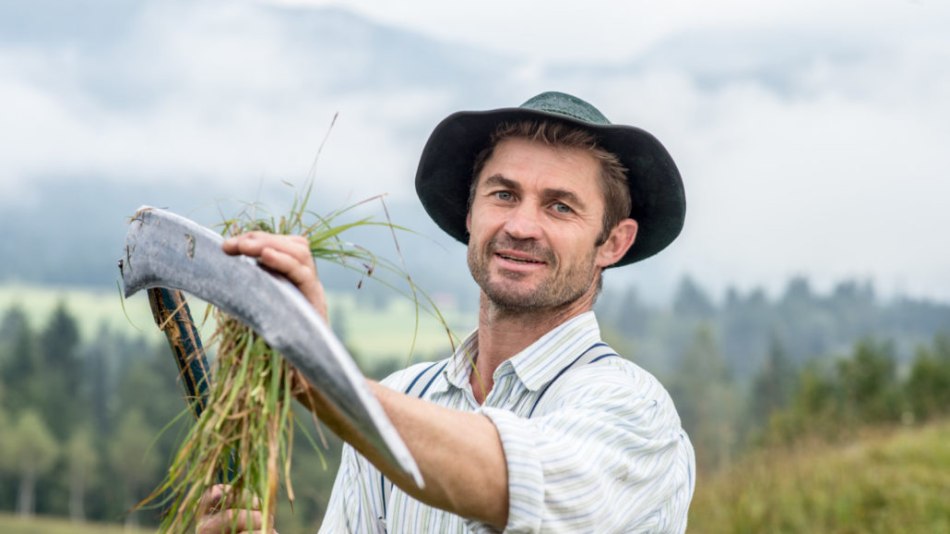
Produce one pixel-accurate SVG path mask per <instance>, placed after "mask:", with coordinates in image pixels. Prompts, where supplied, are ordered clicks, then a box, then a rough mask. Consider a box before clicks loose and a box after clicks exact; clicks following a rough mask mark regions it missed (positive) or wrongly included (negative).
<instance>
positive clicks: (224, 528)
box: [195, 510, 264, 534]
mask: <svg viewBox="0 0 950 534" xmlns="http://www.w3.org/2000/svg"><path fill="white" fill-rule="evenodd" d="M263 527H264V516H263V514H262V513H261V512H260V511H258V510H224V511H222V512H218V513H216V514H212V515H207V516H204V517H202V518H201V519H199V520H198V526H197V528H196V529H195V530H196V532H197V533H198V534H213V533H224V532H228V533H230V532H243V531H258V530H261V529H263Z"/></svg>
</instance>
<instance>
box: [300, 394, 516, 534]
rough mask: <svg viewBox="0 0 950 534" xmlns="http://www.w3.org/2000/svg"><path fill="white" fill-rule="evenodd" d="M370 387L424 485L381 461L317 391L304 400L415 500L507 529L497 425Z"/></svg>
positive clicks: (503, 466)
mask: <svg viewBox="0 0 950 534" xmlns="http://www.w3.org/2000/svg"><path fill="white" fill-rule="evenodd" d="M369 385H370V387H371V389H372V390H373V392H374V394H375V395H376V398H377V399H378V400H379V402H380V404H382V406H383V409H384V410H385V411H386V414H387V415H388V416H389V418H390V419H391V420H392V422H393V424H394V425H395V426H396V429H397V430H398V431H399V434H400V436H401V437H402V438H403V440H404V441H405V442H406V445H407V446H408V447H409V451H410V452H411V453H412V455H413V457H414V458H415V460H416V462H417V464H418V465H419V469H420V470H421V472H422V477H423V479H424V480H425V488H418V487H416V485H415V482H413V480H412V479H411V478H410V477H408V476H406V475H405V474H403V473H402V472H401V471H400V470H399V469H398V468H394V467H392V466H390V465H389V464H388V462H385V461H383V459H382V457H381V456H380V455H379V454H378V453H377V452H376V451H375V450H374V449H373V448H372V447H370V446H369V444H368V443H366V442H365V441H363V440H362V439H360V436H359V434H358V433H356V432H355V431H354V430H353V429H352V428H350V427H348V426H347V425H345V423H344V421H343V419H342V418H340V417H337V416H336V415H335V414H334V413H333V412H332V410H331V409H330V407H329V405H328V404H327V403H325V402H324V400H323V399H322V396H321V395H320V394H319V392H317V391H315V390H311V394H310V395H308V396H307V397H309V399H308V400H307V401H305V404H307V406H308V407H309V408H310V409H311V410H312V411H314V412H315V413H316V414H317V415H318V416H319V417H320V419H321V420H322V421H323V422H324V423H325V424H326V425H327V426H328V427H330V429H331V430H333V431H334V432H335V433H336V434H337V435H339V436H340V437H341V438H342V439H343V440H344V441H346V442H348V443H350V444H351V445H352V446H353V447H354V448H355V449H356V450H357V451H359V452H360V454H362V455H363V456H364V457H366V459H367V460H369V461H370V462H371V463H372V464H373V465H375V466H376V467H377V468H378V469H379V470H380V471H381V472H382V473H383V474H384V475H385V476H386V477H387V478H388V479H389V480H391V481H392V482H393V483H394V484H395V485H396V486H398V487H399V488H401V489H402V490H403V491H405V492H406V493H407V494H409V495H410V496H412V497H413V498H415V499H417V500H419V501H421V502H424V503H426V504H428V505H430V506H433V507H436V508H440V509H443V510H447V511H449V512H452V513H454V514H457V515H460V516H462V517H467V518H471V519H476V520H479V521H483V522H485V523H488V524H490V525H493V526H496V527H498V528H504V526H505V524H506V522H507V519H508V476H507V464H506V462H505V455H504V450H503V449H502V445H501V440H500V438H499V436H498V432H497V430H496V429H495V426H494V424H493V423H492V422H491V421H490V420H489V419H488V418H487V417H485V416H483V415H480V414H475V413H469V412H461V411H458V410H450V409H448V408H444V407H441V406H437V405H435V404H432V403H430V402H425V401H422V400H419V399H416V398H413V397H409V396H407V395H403V394H401V393H398V392H396V391H393V390H391V389H389V388H387V387H385V386H382V385H380V384H378V383H375V382H372V381H370V382H369ZM301 400H304V399H301Z"/></svg>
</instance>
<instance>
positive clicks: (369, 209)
mask: <svg viewBox="0 0 950 534" xmlns="http://www.w3.org/2000/svg"><path fill="white" fill-rule="evenodd" d="M445 4H446V5H442V4H440V3H433V2H426V1H418V2H408V3H398V7H396V4H393V5H387V4H386V3H382V2H373V1H371V0H365V1H353V2H349V3H345V4H343V3H335V4H330V3H326V2H319V1H313V2H306V1H302V0H301V1H295V2H292V1H263V0H262V1H235V2H223V1H219V2H201V3H193V2H185V1H178V0H174V1H158V0H146V1H142V2H129V1H125V0H105V1H96V2H93V1H91V0H89V1H87V0H77V1H73V2H69V3H62V2H57V1H53V0H34V1H19V0H13V1H10V2H3V3H0V125H2V127H0V227H2V228H3V229H4V238H3V239H2V240H0V259H2V261H0V378H2V379H0V531H2V532H14V533H15V532H57V531H62V532H83V531H84V530H83V528H85V529H86V530H87V531H89V532H101V531H104V530H103V529H105V528H107V527H106V526H105V524H116V525H119V524H123V525H125V528H126V529H132V528H136V527H138V528H142V529H144V530H150V529H154V525H156V524H157V520H158V517H159V515H160V510H156V509H145V510H139V511H136V512H133V513H130V512H129V510H130V508H131V507H132V506H133V505H134V504H135V503H136V502H138V501H139V500H140V499H142V498H143V497H145V496H146V495H147V494H148V493H149V491H150V490H151V489H152V488H154V487H155V486H156V485H157V483H158V482H159V480H160V479H161V476H162V473H163V472H164V469H165V468H166V467H167V465H168V463H169V457H170V455H171V454H172V453H173V451H174V450H175V447H176V444H177V443H178V440H179V439H180V438H181V437H182V435H183V431H184V429H185V428H186V425H187V424H188V420H187V414H186V415H182V414H183V413H184V412H183V411H184V409H185V404H184V402H183V401H182V393H181V387H180V385H179V384H178V383H177V380H176V369H175V366H174V363H173V360H172V358H171V357H170V353H169V350H168V347H167V344H166V343H165V341H164V339H163V337H162V336H161V334H160V332H159V331H158V329H157V328H156V327H155V326H154V324H153V323H152V319H151V316H150V313H149V311H148V306H147V302H146V300H145V299H144V297H143V296H141V295H139V296H136V297H133V298H131V299H129V300H127V301H124V302H123V299H122V298H121V296H120V290H119V287H118V269H117V268H116V261H117V260H118V259H119V257H120V256H121V254H122V244H123V238H124V234H125V229H126V226H127V222H128V218H129V217H130V216H131V215H132V214H133V213H134V212H135V210H136V209H137V208H138V207H139V206H140V205H143V204H148V205H154V206H160V207H165V208H169V209H172V210H173V211H176V212H178V213H181V214H183V215H186V216H189V217H192V218H194V219H196V220H198V221H200V222H202V223H204V224H207V225H209V226H214V225H217V224H220V223H221V221H223V220H224V219H226V218H228V217H232V216H234V215H235V214H237V213H240V212H242V211H245V212H253V213H256V214H264V215H266V214H273V215H275V216H280V215H281V214H282V213H284V212H285V211H286V210H287V209H288V207H289V206H290V205H291V203H292V201H293V199H294V195H295V194H298V193H299V192H300V191H301V190H302V188H304V187H306V185H307V184H308V179H309V177H311V176H312V177H313V180H314V182H313V184H314V196H313V198H312V199H311V202H310V207H311V208H312V209H313V211H315V212H317V213H329V212H332V211H334V210H337V209H339V208H341V207H344V206H349V205H352V204H355V203H358V202H361V201H363V200H365V199H373V200H370V201H368V202H366V203H365V204H363V205H362V206H360V207H359V208H357V209H355V210H354V211H353V212H352V217H354V219H356V218H361V217H373V218H374V219H376V220H383V221H385V220H387V219H388V220H391V221H392V222H394V223H396V224H398V225H400V226H403V227H406V228H408V229H411V232H402V233H399V234H398V248H397V243H396V242H394V240H393V236H392V234H391V233H390V232H389V231H388V230H378V229H377V230H373V229H368V230H359V231H357V232H355V233H354V234H352V235H348V236H347V237H346V239H348V240H350V241H353V242H355V243H358V244H360V245H361V246H364V247H366V248H368V249H370V250H372V251H374V252H376V253H377V254H379V255H381V256H384V257H388V258H390V259H392V260H394V261H396V262H400V263H404V264H405V266H406V269H407V270H408V272H409V273H411V276H412V278H413V280H414V281H415V282H416V283H418V284H419V286H421V287H422V288H423V289H424V290H425V291H426V292H427V293H428V294H429V295H430V296H431V297H432V299H433V300H434V302H436V303H437V304H438V305H439V308H440V310H441V311H442V312H443V313H444V314H445V318H446V320H447V323H448V326H449V328H450V329H451V330H452V332H453V333H454V335H456V336H459V337H461V336H465V335H466V334H468V333H469V332H470V331H471V329H472V328H474V326H475V324H476V317H475V309H476V301H477V292H476V291H475V288H474V284H472V282H471V280H470V277H469V276H468V273H467V270H466V268H465V263H464V247H462V246H461V245H459V244H457V243H454V242H452V241H451V240H449V239H447V238H445V237H444V236H442V235H441V234H440V232H439V231H438V230H437V229H436V228H435V227H434V225H433V224H432V223H431V222H429V220H428V218H427V216H426V215H425V213H424V212H423V211H422V209H421V208H420V206H419V205H418V203H417V201H416V200H415V195H414V192H413V189H412V185H411V184H412V178H413V176H414V171H415V164H416V161H417V158H418V155H419V153H420V152H421V149H422V147H423V145H424V143H425V140H426V138H427V136H428V134H429V132H430V131H431V129H432V128H433V127H434V126H435V124H436V123H437V122H438V121H439V120H440V119H442V118H443V117H445V116H446V115H448V114H449V113H451V112H453V111H456V110H459V109H486V108H493V107H505V106H515V105H518V104H520V103H521V102H523V101H524V100H526V99H528V98H529V97H531V96H533V95H534V94H536V93H539V92H541V91H544V90H549V89H557V90H562V91H567V92H571V93H574V94H577V95H578V96H581V97H583V98H585V99H587V100H589V101H591V102H593V103H594V104H595V105H597V106H598V107H599V108H600V109H601V110H602V111H603V112H604V113H605V114H606V115H607V116H608V117H610V118H611V119H612V120H613V121H614V122H620V123H629V124H635V125H637V126H640V127H643V128H645V129H647V130H648V131H650V132H652V133H653V134H655V135H656V136H657V137H658V138H659V139H660V140H661V141H662V142H663V143H664V144H665V145H666V146H667V148H668V149H669V150H670V152H671V153H672V155H673V157H674V159H675V160H676V161H677V164H678V165H679V167H680V170H681V172H682V173H683V176H684V181H685V185H686V190H687V198H688V201H689V208H688V213H687V223H686V227H685V229H684V232H683V234H682V235H681V237H680V238H679V240H678V241H677V242H676V243H674V244H673V245H672V246H671V247H670V248H669V249H668V250H667V251H664V252H663V254H661V255H659V256H657V257H656V258H653V259H651V260H650V261H647V262H644V263H643V264H637V265H636V266H632V267H627V268H624V269H620V270H616V271H610V272H608V273H607V277H606V280H605V291H604V293H603V294H602V296H601V298H600V299H599V301H598V303H597V310H598V313H599V318H600V321H601V327H602V330H603V334H604V337H605V338H606V339H607V340H608V341H609V342H610V343H611V344H612V345H613V346H614V347H615V348H616V349H618V351H619V352H620V353H622V354H623V355H625V356H626V357H628V358H630V359H632V360H633V361H635V362H637V363H638V364H639V365H640V366H642V367H644V368H645V369H647V370H649V371H650V372H652V373H654V374H656V375H657V376H658V377H659V378H660V379H661V381H662V382H663V383H664V384H665V385H666V386H667V387H668V389H669V390H670V392H671V394H672V395H673V398H674V401H675V402H676V404H677V407H678V409H679V411H680V414H681V416H682V418H683V422H684V426H685V427H686V428H687V430H688V431H689V434H690V436H691V438H692V440H693V442H694V445H695V447H696V450H697V460H698V462H699V470H700V473H699V477H698V482H697V492H696V497H695V499H694V504H693V507H692V509H691V516H690V530H691V531H696V532H760V531H772V532H804V531H808V532H893V531H904V532H950V505H948V504H947V503H950V470H948V469H947V468H946V466H948V465H950V247H946V246H945V245H944V243H945V242H946V238H945V236H944V234H945V230H946V228H950V210H947V209H946V199H947V198H950V179H948V176H947V169H948V168H950V152H948V151H947V150H946V148H945V147H946V146H947V143H948V141H950V100H948V99H947V98H946V95H947V94H950V31H948V30H950V6H948V5H946V4H945V3H938V2H932V1H927V0H920V1H898V0H894V1H884V0H871V1H862V2H857V1H843V2H836V3H835V4H834V5H833V6H831V5H827V3H823V2H818V1H817V0H815V1H813V0H804V1H802V2H796V3H795V4H794V6H793V5H791V4H788V5H776V4H772V3H753V2H749V1H743V0H730V1H727V2H717V3H715V4H716V5H715V6H711V5H706V4H704V3H700V2H695V1H687V0H681V1H672V2H666V3H664V4H662V5H657V4H655V3H649V2H645V1H636V2H627V3H623V4H619V3H616V2H610V1H608V0H593V1H590V2H586V3H584V5H581V4H580V3H577V4H576V5H575V4H565V3H560V4H552V3H545V4H544V5H543V9H542V8H541V7H539V6H541V4H539V3H536V2H523V3H518V4H512V3H505V2H479V3H475V2H458V3H451V6H450V5H449V3H445ZM321 146H322V147H323V148H322V150H320V151H319V154H318V148H319V147H321ZM380 195H383V196H382V197H381V198H382V199H381V200H380V199H374V197H377V196H380ZM384 203H385V208H384ZM320 269H321V276H322V277H323V278H324V280H325V283H326V285H327V287H328V289H329V291H330V293H331V296H330V315H331V323H332V325H333V328H334V330H335V331H336V332H337V334H338V335H339V336H340V337H341V338H342V339H343V341H344V342H345V343H346V345H347V346H348V347H349V348H350V350H351V352H352V353H353V355H354V357H355V358H356V360H357V362H358V363H359V364H360V366H361V367H362V368H363V369H364V370H365V372H366V373H367V374H368V375H370V376H374V377H381V376H385V374H387V373H388V372H390V371H392V370H394V369H396V368H399V367H402V366H404V365H405V364H406V363H408V362H410V361H421V360H428V359H436V358H442V357H444V356H445V355H446V354H447V353H448V352H449V351H450V350H451V349H450V346H451V343H450V340H449V338H448V336H447V335H446V333H445V329H444V328H443V327H442V325H440V324H439V323H438V322H437V321H435V320H434V319H433V318H432V317H430V316H428V315H425V314H423V315H422V316H420V319H419V322H418V323H417V322H416V320H415V316H416V313H415V310H414V308H413V306H412V303H411V302H410V301H408V300H407V299H406V298H405V297H403V296H402V295H400V294H399V293H398V292H394V291H392V290H391V289H390V288H387V287H385V286H384V285H383V284H380V283H377V280H375V279H374V278H373V277H366V276H361V275H360V274H359V273H354V272H353V271H351V270H346V269H341V268H334V267H333V266H331V265H326V266H324V265H320ZM397 289H400V290H401V291H406V289H407V288H406V287H399V288H397ZM193 306H194V308H193V311H194V312H195V313H196V315H198V316H200V315H202V313H203V310H204V308H203V306H201V305H200V304H199V303H193ZM413 339H415V344H414V345H413ZM413 346H414V350H412V351H411V352H410V347H413ZM302 420H304V421H306V420H307V419H306V418H302ZM329 437H330V448H329V449H328V450H323V449H322V448H319V449H318V450H314V449H313V448H311V447H310V446H309V445H308V444H307V443H306V441H305V440H304V439H300V440H299V441H298V446H297V447H296V449H295V451H294V454H295V458H294V465H295V468H294V488H295V490H296V494H297V501H296V503H295V504H294V506H293V510H291V509H290V506H289V505H286V504H285V505H284V506H283V508H282V509H281V515H280V519H279V523H278V528H279V530H280V531H281V532H282V533H285V534H286V533H287V532H291V533H293V532H313V531H315V529H316V527H317V526H318V525H319V521H320V519H321V517H322V516H323V511H324V506H325V504H326V499H327V498H328V495H329V489H330V484H331V483H332V480H333V477H334V475H335V469H336V462H337V461H338V455H339V443H338V442H336V441H335V440H334V439H333V438H332V436H329ZM83 525H86V526H85V527H83ZM116 528H117V529H118V528H120V527H118V526H116Z"/></svg>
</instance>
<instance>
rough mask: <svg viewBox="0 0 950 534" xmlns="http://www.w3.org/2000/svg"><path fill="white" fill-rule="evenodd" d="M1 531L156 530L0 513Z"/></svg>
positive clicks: (83, 533)
mask: <svg viewBox="0 0 950 534" xmlns="http://www.w3.org/2000/svg"><path fill="white" fill-rule="evenodd" d="M0 532H3V534H120V533H121V534H146V533H147V532H154V530H147V529H142V528H132V527H129V528H126V527H123V526H122V525H117V524H109V523H73V522H71V521H69V520H68V519H59V518H52V517H31V518H28V519H24V518H21V517H16V516H13V515H10V514H5V513H0Z"/></svg>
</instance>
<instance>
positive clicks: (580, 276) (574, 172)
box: [467, 139, 632, 310]
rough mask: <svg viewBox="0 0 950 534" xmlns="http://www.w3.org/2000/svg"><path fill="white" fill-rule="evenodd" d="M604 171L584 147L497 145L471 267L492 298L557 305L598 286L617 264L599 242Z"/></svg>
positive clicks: (481, 179)
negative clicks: (598, 279) (603, 273)
mask: <svg viewBox="0 0 950 534" xmlns="http://www.w3.org/2000/svg"><path fill="white" fill-rule="evenodd" d="M599 173H600V164H599V163H598V161H597V160H596V159H595V158H594V157H593V156H592V155H591V154H590V153H588V152H587V151H585V150H582V149H575V148H553V147H550V146H547V145H545V144H543V143H539V142H536V141H530V140H526V139H507V140H504V141H501V142H500V143H499V144H498V145H497V146H496V147H495V149H494V151H493V153H492V156H491V159H489V160H488V162H486V164H485V166H484V168H483V169H482V171H481V173H480V174H479V176H477V177H476V180H478V183H477V185H476V188H475V194H474V197H473V200H472V206H471V209H470V210H469V215H468V220H467V226H468V230H469V242H468V265H469V268H470V269H471V271H472V276H473V277H474V278H475V281H476V282H477V283H478V285H479V286H480V287H481V289H482V292H483V293H484V294H485V295H486V296H487V297H488V299H489V300H490V301H491V302H492V303H494V304H496V305H498V306H501V307H503V308H506V309H512V310H534V309H545V308H554V307H559V306H564V305H568V304H570V303H572V302H574V301H577V300H578V299H579V298H580V297H582V296H584V295H585V294H587V293H593V292H595V291H596V277H597V274H598V272H599V270H600V269H602V268H603V267H606V266H607V265H609V264H610V263H612V262H613V261H616V259H612V258H613V256H614V255H611V254H605V253H604V251H603V250H602V249H603V246H597V245H596V242H597V238H598V236H599V235H600V233H601V230H602V225H603V215H604V198H603V193H602V190H601V187H600V184H599V180H600V177H599ZM631 222H632V221H631ZM631 240H632V238H631ZM608 242H610V240H608ZM605 246H606V245H605ZM611 259H612V261H611ZM617 259H619V257H617Z"/></svg>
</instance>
